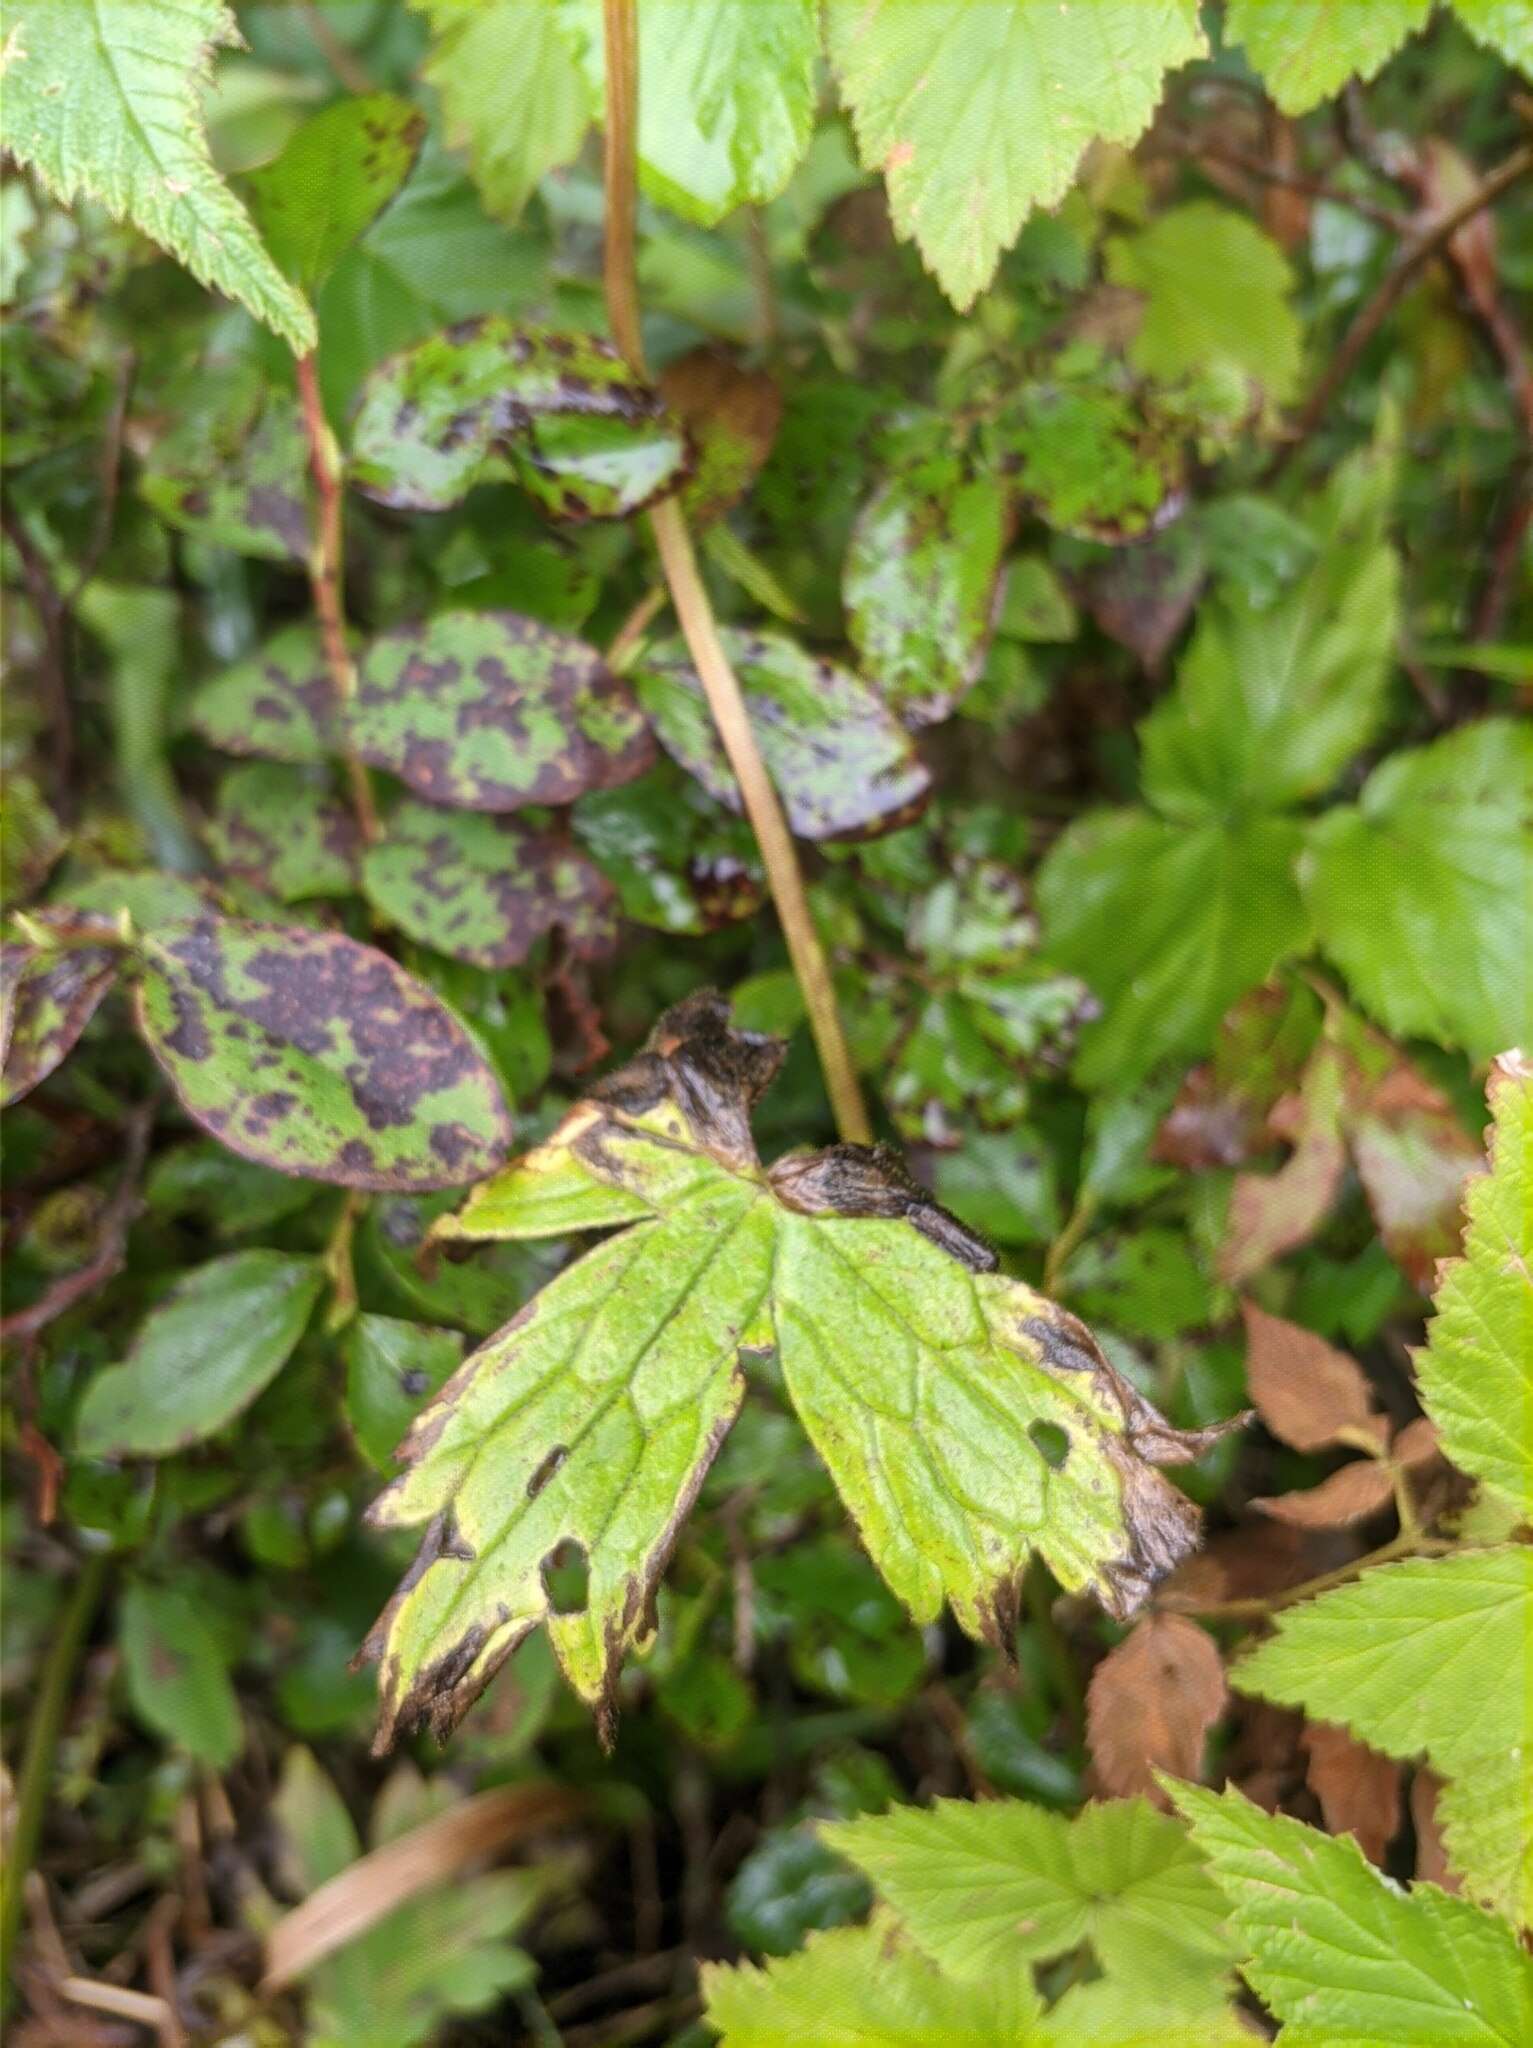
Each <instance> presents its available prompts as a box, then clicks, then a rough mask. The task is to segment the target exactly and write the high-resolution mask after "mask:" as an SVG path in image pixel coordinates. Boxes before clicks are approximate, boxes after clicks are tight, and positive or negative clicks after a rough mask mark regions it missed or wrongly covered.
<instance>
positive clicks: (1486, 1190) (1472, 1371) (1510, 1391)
mask: <svg viewBox="0 0 1533 2048" xmlns="http://www.w3.org/2000/svg"><path fill="white" fill-rule="evenodd" d="M1491 1107H1492V1111H1493V1113H1494V1116H1495V1128H1494V1132H1493V1136H1492V1140H1491V1143H1492V1153H1491V1171H1490V1173H1489V1174H1487V1175H1484V1176H1481V1177H1479V1178H1477V1179H1475V1180H1472V1181H1471V1182H1470V1183H1469V1187H1468V1190H1467V1193H1466V1196H1465V1206H1466V1209H1467V1211H1468V1219H1469V1220H1468V1229H1467V1232H1466V1235H1465V1240H1464V1257H1463V1258H1461V1259H1456V1260H1454V1262H1453V1263H1452V1264H1451V1265H1450V1266H1449V1267H1448V1268H1447V1271H1446V1272H1445V1274H1444V1276H1443V1279H1442V1284H1441V1286H1440V1287H1439V1288H1438V1291H1437V1295H1436V1299H1435V1301H1434V1303H1433V1315H1432V1320H1431V1322H1430V1323H1429V1324H1428V1326H1427V1341H1426V1345H1425V1347H1424V1348H1423V1349H1422V1350H1420V1351H1418V1352H1417V1353H1416V1360H1415V1363H1416V1378H1417V1382H1418V1384H1419V1386H1420V1389H1421V1398H1422V1401H1423V1403H1424V1404H1425V1406H1426V1409H1427V1412H1428V1414H1429V1415H1430V1416H1431V1418H1432V1420H1433V1421H1434V1422H1435V1423H1436V1425H1437V1433H1438V1436H1439V1437H1440V1439H1441V1441H1442V1447H1443V1450H1444V1452H1445V1453H1446V1455H1447V1456H1448V1457H1449V1458H1451V1459H1452V1461H1453V1463H1454V1464H1455V1465H1457V1466H1458V1467H1459V1468H1460V1469H1461V1470H1462V1471H1465V1472H1468V1473H1470V1474H1472V1475H1473V1477H1475V1478H1476V1479H1483V1480H1484V1481H1485V1482H1486V1484H1487V1485H1489V1486H1493V1487H1494V1488H1495V1489H1496V1491H1497V1492H1498V1493H1501V1494H1504V1495H1505V1496H1506V1498H1507V1499H1508V1500H1510V1501H1514V1502H1515V1503H1516V1504H1517V1506H1518V1507H1519V1508H1520V1509H1521V1511H1522V1513H1523V1516H1524V1517H1525V1518H1526V1519H1528V1520H1533V1066H1529V1065H1527V1064H1526V1063H1523V1062H1519V1063H1515V1064H1514V1063H1513V1062H1511V1061H1508V1062H1507V1063H1506V1064H1505V1066H1504V1068H1503V1069H1502V1070H1500V1071H1499V1072H1498V1073H1497V1075H1496V1077H1495V1078H1494V1080H1493V1081H1492V1084H1491Z"/></svg>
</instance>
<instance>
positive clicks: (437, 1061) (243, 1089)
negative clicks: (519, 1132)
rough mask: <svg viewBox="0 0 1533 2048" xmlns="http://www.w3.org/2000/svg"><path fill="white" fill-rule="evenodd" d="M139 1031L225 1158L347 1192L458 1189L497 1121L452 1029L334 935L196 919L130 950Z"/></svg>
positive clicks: (368, 956) (375, 959) (481, 1068)
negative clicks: (230, 1155) (234, 1155)
mask: <svg viewBox="0 0 1533 2048" xmlns="http://www.w3.org/2000/svg"><path fill="white" fill-rule="evenodd" d="M139 955H140V965H141V970H142V971H141V976H140V981H139V986H138V990H137V1012H138V1021H139V1027H140V1029H141V1030H142V1031H143V1034H144V1036H145V1038H146V1039H147V1040H148V1042H149V1048H150V1050H151V1052H153V1054H154V1056H155V1058H156V1059H157V1060H158V1061H159V1063H160V1065H161V1066H162V1067H163V1068H164V1070H165V1073H166V1075H167V1076H168V1078H169V1080H170V1083H171V1086H172V1087H173V1088H174V1089H175V1091H176V1094H177V1096H178V1097H179V1098H180V1101H181V1104H182V1107H183V1108H184V1109H185V1110H186V1112H187V1114H188V1115H189V1116H190V1117H192V1118H193V1119H194V1121H195V1122H197V1123H199V1124H201V1125H202V1127H203V1128H204V1129H205V1130H208V1131H211V1132H212V1134H213V1136H214V1137H215V1138H219V1139H221V1140H222V1141H223V1143H224V1144H225V1145H227V1146H228V1147H229V1149H230V1150H231V1151H232V1152H238V1153H239V1154H241V1156H242V1157H244V1158H246V1159H255V1160H259V1161H260V1162H261V1164H262V1165H265V1166H274V1167H276V1168H278V1169H279V1171H281V1172H283V1173H292V1174H299V1175H302V1176H304V1177H305V1178H307V1179H310V1180H326V1181H334V1182H337V1183H339V1184H340V1185H341V1186H343V1187H355V1188H405V1189H416V1188H440V1187H461V1186H462V1185H463V1184H464V1183H465V1182H467V1181H471V1180H477V1179H480V1178H481V1177H482V1176H483V1175H484V1174H486V1173H488V1172H489V1171H490V1170H491V1169H492V1168H493V1167H495V1166H496V1165H498V1164H499V1162H500V1161H501V1159H502V1158H504V1156H505V1153H506V1150H507V1147H508V1146H509V1144H510V1140H511V1119H510V1115H509V1113H508V1111H507V1109H506V1105H505V1102H504V1101H503V1099H502V1097H501V1093H500V1088H499V1085H498V1083H497V1082H496V1080H495V1078H494V1076H493V1074H492V1073H491V1072H490V1069H489V1068H488V1066H486V1064H485V1062H484V1060H483V1059H482V1057H481V1056H480V1054H479V1053H478V1051H477V1050H476V1049H475V1047H474V1043H473V1041H472V1039H471V1038H470V1037H469V1035H468V1033H467V1032H466V1031H465V1030H464V1028H463V1026H462V1025H461V1024H460V1023H459V1022H458V1020H457V1019H456V1018H455V1017H454V1016H453V1015H452V1014H451V1012H450V1011H449V1010H447V1009H446V1008H445V1007H444V1006H443V1005H442V1003H441V1002H440V1001H438V999H437V998H436V997H435V996H434V995H432V994H431V992H430V991H429V990H428V989H426V988H423V987H422V986H421V984H420V983H419V982H417V981H413V980H412V979H411V978H410V976H409V975H407V974H406V973H405V972H404V971H403V969H402V968H400V967H397V966H396V965H395V963H394V962H393V961H392V960H390V959H389V958H388V957H387V956H386V955H385V954H383V953H379V952H377V951H375V950H374V948H373V947H371V946H362V945H358V944H357V942H356V941H355V940H354V939H348V938H344V937H342V936H341V934H340V933H338V932H316V931H308V930H302V929H291V930H290V929H287V928H286V927H283V926H278V925H264V924H244V923H236V922H234V921H233V920H230V919H223V918H216V917H207V918H203V919H200V920H198V921H197V922H196V923H193V924H185V925H167V926H165V927H163V928H162V929H160V930H157V931H154V932H150V933H147V934H145V936H144V937H143V938H142V939H141V941H140V942H139Z"/></svg>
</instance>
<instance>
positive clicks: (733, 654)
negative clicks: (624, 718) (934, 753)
mask: <svg viewBox="0 0 1533 2048" xmlns="http://www.w3.org/2000/svg"><path fill="white" fill-rule="evenodd" d="M723 639H724V646H725V649H726V651H727V653H728V655H729V659H730V661H731V662H732V663H733V665H734V669H735V673H736V674H737V675H738V677H739V679H740V686H741V688H742V690H743V691H744V693H745V702H746V708H747V710H748V711H749V712H750V717H751V727H752V730H753V731H754V732H755V735H756V739H757V742H758V744H759V745H760V748H761V752H762V755H763V757H764V759H765V761H766V765H767V768H768V770H769V771H770V773H771V776H772V779H773V781H774V782H775V783H776V784H777V789H778V794H779V795H780V796H781V797H782V800H783V805H784V807H785V809H786V811H787V813H788V823H789V825H790V826H791V828H792V830H793V831H794V832H795V833H797V834H798V836H799V837H800V838H801V839H845V838H853V837H860V836H865V835H868V834H871V833H875V832H880V831H885V832H886V831H889V830H890V829H892V827H893V826H894V825H896V824H904V823H906V822H908V820H909V819H910V818H911V817H912V816H913V815H914V814H915V813H916V812H917V811H919V810H920V809H921V807H922V806H923V804H924V803H925V801H926V795H927V791H928V790H929V788H930V786H931V778H930V776H929V775H928V774H927V771H926V769H925V768H924V767H923V766H922V764H921V761H920V759H919V757H918V755H917V754H916V751H915V748H914V746H913V745H912V743H911V741H910V740H909V738H908V737H907V736H906V734H905V733H904V732H903V731H902V730H901V728H900V725H899V723H898V721H897V720H896V719H894V718H893V717H892V716H891V715H890V713H889V712H888V711H887V710H886V709H885V708H884V706H883V704H882V703H881V702H880V701H879V699H878V697H877V696H876V695H875V693H874V692H873V691H872V690H871V689H870V688H869V687H868V685H867V684H866V683H864V682H862V681H861V680H860V679H859V678H858V677H857V676H855V675H853V674H852V673H851V671H850V670H849V669H845V668H841V667H839V666H838V665H837V664H836V663H835V662H832V661H826V660H822V659H820V658H818V657H817V656H815V655H812V654H810V653H808V652H807V651H806V650H805V649H804V648H802V647H800V646H799V645H798V644H797V643H796V642H795V641H792V640H789V639H787V638H786V637H785V636H784V635H782V634H780V633H749V632H745V631H743V630H742V629H740V628H738V627H729V628H726V629H725V630H724V634H723ZM634 688H635V689H636V690H637V692H638V695H639V701H640V703H641V704H642V705H643V707H644V709H645V711H646V713H647V714H648V716H649V718H650V720H651V722H652V724H653V725H654V728H655V731H656V732H657V733H658V734H659V737H660V741H661V744H662V745H663V746H664V747H665V749H666V751H667V752H668V753H669V754H670V755H671V756H672V757H673V758H674V759H675V760H677V761H679V762H680V763H681V765H682V767H683V768H685V769H687V770H688V771H689V773H691V774H693V775H695V776H696V777H697V779H698V781H699V782H700V783H701V784H702V785H703V787H704V789H706V790H707V792H708V794H709V795H710V796H712V797H715V798H717V800H718V801H719V802H720V803H725V804H728V805H729V807H730V809H731V810H739V809H740V808H741V804H740V793H739V788H738V786H737V784H736V782H735V778H734V773H733V771H732V770H731V768H730V766H729V762H728V760H727V759H726V757H725V754H724V750H723V746H722V743H721V742H720V740H719V737H718V734H717V731H716V729H715V727H714V723H713V719H712V716H711V715H710V713H709V711H708V707H707V703H706V700H705V699H704V696H703V690H702V684H701V683H700V682H699V681H698V679H697V674H696V671H695V670H694V669H693V667H692V663H691V657H690V656H689V654H688V652H687V649H686V647H685V644H684V643H683V642H682V641H680V640H669V641H666V642H664V643H662V644H661V645H660V646H658V647H656V648H654V649H652V650H651V651H650V652H649V653H647V654H646V655H645V656H644V658H643V660H642V662H641V663H640V664H639V665H638V667H637V668H636V669H635V670H634Z"/></svg>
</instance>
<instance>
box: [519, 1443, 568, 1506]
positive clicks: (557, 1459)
mask: <svg viewBox="0 0 1533 2048" xmlns="http://www.w3.org/2000/svg"><path fill="white" fill-rule="evenodd" d="M568 1456H569V1449H568V1446H567V1445H565V1444H555V1445H554V1447H553V1449H552V1450H551V1451H549V1452H548V1453H547V1455H546V1456H545V1457H543V1458H542V1459H541V1460H540V1461H539V1463H538V1468H537V1470H536V1471H535V1472H534V1473H533V1475H532V1477H531V1478H530V1479H529V1480H528V1481H527V1498H528V1499H529V1500H536V1499H537V1497H538V1495H539V1494H540V1493H541V1492H542V1491H543V1489H544V1487H545V1486H546V1485H547V1484H548V1482H549V1480H550V1479H552V1478H553V1476H554V1474H555V1473H556V1472H557V1471H558V1469H559V1467H560V1466H561V1465H562V1464H563V1463H564V1461H565V1459H566V1458H567V1457H568Z"/></svg>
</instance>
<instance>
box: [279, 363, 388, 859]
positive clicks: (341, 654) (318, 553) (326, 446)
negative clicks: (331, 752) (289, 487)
mask: <svg viewBox="0 0 1533 2048" xmlns="http://www.w3.org/2000/svg"><path fill="white" fill-rule="evenodd" d="M298 395H299V398H300V399H301V401H302V404H303V427H304V432H305V434H306V435H307V436H308V441H309V467H310V469H311V470H312V471H313V474H314V488H315V491H316V492H317V494H318V496H319V530H318V532H317V533H316V534H315V537H314V545H313V547H312V548H311V549H310V551H309V559H308V565H307V566H308V571H309V587H310V589H311V590H312V591H313V593H314V610H315V613H316V615H317V616H318V619H319V636H320V642H321V644H322V646H323V647H324V650H325V666H326V667H327V668H328V669H329V671H330V686H331V689H332V690H333V691H334V693H335V714H336V723H337V724H338V725H339V727H340V729H341V748H342V755H341V758H342V760H343V761H344V762H345V766H346V780H347V784H348V786H349V788H350V791H351V807H352V810H353V811H354V812H355V814H356V820H357V829H358V830H359V831H360V832H361V834H362V837H363V838H364V839H365V840H366V841H367V843H368V845H370V846H371V845H372V844H373V843H374V842H375V841H376V840H377V837H378V812H377V808H376V806H375V805H374V803H373V786H372V783H371V782H370V781H369V780H368V775H367V769H366V767H365V766H364V765H363V763H362V762H361V761H359V760H358V759H357V756H356V754H355V753H354V752H353V751H352V745H351V737H350V734H349V733H348V732H347V729H346V725H347V715H348V713H349V711H350V708H351V703H352V700H353V698H354V697H355V696H356V694H357V667H356V663H355V662H354V661H353V660H352V658H351V647H350V645H349V643H348V641H347V638H346V604H345V598H344V595H343V587H342V578H343V574H344V563H345V556H344V553H343V548H342V540H341V473H340V463H339V461H338V460H337V457H336V447H335V437H334V435H333V434H332V433H331V432H330V424H329V422H328V421H327V420H326V418H325V409H324V406H323V404H322V403H321V401H320V395H319V374H318V370H317V368H316V365H315V359H314V357H313V355H312V354H311V355H306V356H300V357H299V358H298Z"/></svg>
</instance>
